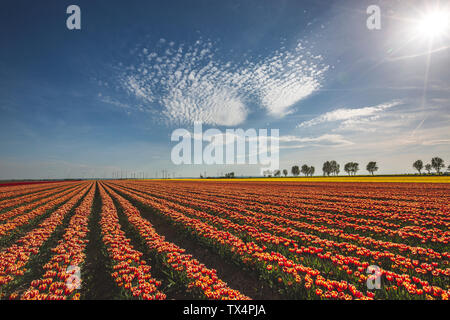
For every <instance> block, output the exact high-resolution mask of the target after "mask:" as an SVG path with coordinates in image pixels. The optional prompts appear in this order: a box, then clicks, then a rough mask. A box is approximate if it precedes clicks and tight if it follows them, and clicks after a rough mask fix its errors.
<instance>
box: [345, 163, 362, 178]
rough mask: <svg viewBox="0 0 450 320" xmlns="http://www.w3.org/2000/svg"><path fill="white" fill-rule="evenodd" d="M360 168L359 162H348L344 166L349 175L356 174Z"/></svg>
mask: <svg viewBox="0 0 450 320" xmlns="http://www.w3.org/2000/svg"><path fill="white" fill-rule="evenodd" d="M358 170H359V163H357V162H347V163H346V164H345V166H344V171H345V172H347V173H348V174H349V175H352V174H353V175H355V174H356V172H358Z"/></svg>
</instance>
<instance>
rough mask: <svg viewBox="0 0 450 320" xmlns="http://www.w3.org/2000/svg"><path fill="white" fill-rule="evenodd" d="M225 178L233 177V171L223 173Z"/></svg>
mask: <svg viewBox="0 0 450 320" xmlns="http://www.w3.org/2000/svg"><path fill="white" fill-rule="evenodd" d="M225 178H234V172H229V173H225Z"/></svg>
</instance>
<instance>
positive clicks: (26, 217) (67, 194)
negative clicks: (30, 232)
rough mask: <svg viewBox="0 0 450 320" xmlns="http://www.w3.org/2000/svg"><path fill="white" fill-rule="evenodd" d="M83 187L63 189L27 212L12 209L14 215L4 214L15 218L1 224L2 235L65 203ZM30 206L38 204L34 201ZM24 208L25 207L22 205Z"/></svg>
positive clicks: (0, 233)
mask: <svg viewBox="0 0 450 320" xmlns="http://www.w3.org/2000/svg"><path fill="white" fill-rule="evenodd" d="M81 188H82V187H81V186H80V187H77V188H75V189H70V190H66V191H63V192H61V193H59V194H57V195H55V196H52V197H50V198H47V199H43V200H42V202H43V203H44V204H42V205H39V206H38V207H37V208H34V209H32V210H31V211H28V212H25V213H24V212H22V211H23V210H19V209H17V210H15V209H14V210H13V211H12V213H14V215H12V216H10V215H9V213H4V214H3V215H5V216H7V217H9V218H11V217H13V219H11V220H7V221H6V222H4V223H3V224H0V237H2V236H5V235H6V234H8V233H9V232H10V231H11V230H14V229H16V228H18V227H20V226H23V225H25V224H28V223H29V222H30V221H31V220H33V219H35V218H37V217H39V216H42V215H43V214H45V213H46V212H47V211H48V210H51V209H52V208H55V207H57V206H58V205H60V204H61V203H64V202H65V201H67V200H68V199H70V198H71V197H73V196H74V195H75V194H77V193H78V192H80V189H81ZM39 202H40V201H39ZM30 206H31V207H35V206H36V204H35V203H33V204H30ZM25 207H28V206H25ZM22 208H24V207H22ZM3 215H2V216H3Z"/></svg>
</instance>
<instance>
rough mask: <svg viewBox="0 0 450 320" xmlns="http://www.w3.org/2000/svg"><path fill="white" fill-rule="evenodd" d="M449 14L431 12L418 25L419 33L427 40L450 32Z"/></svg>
mask: <svg viewBox="0 0 450 320" xmlns="http://www.w3.org/2000/svg"><path fill="white" fill-rule="evenodd" d="M448 18H449V17H448V14H447V13H446V12H439V11H435V12H430V13H428V14H426V15H424V16H423V17H422V19H421V20H420V21H419V24H418V32H419V33H420V34H421V35H422V36H425V37H427V38H435V37H438V36H441V35H443V34H444V32H448V30H447V29H448V27H449V25H448Z"/></svg>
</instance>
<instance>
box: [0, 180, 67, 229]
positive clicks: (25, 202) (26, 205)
mask: <svg viewBox="0 0 450 320" xmlns="http://www.w3.org/2000/svg"><path fill="white" fill-rule="evenodd" d="M73 187H75V185H74V186H73ZM73 187H72V188H73ZM68 189H70V188H69V187H68V186H63V187H59V188H55V189H52V190H45V191H42V192H36V193H33V194H32V195H25V196H22V197H17V198H13V199H9V200H5V201H3V202H2V204H0V210H3V209H5V208H11V207H14V208H12V209H10V210H9V211H6V212H4V213H1V214H0V221H4V220H7V219H9V218H10V217H12V216H16V215H18V214H20V213H22V212H25V211H26V210H29V209H31V208H33V207H35V206H37V205H39V204H42V203H45V201H49V198H50V197H51V196H52V195H57V194H58V193H60V192H62V191H64V190H68ZM36 200H40V201H36ZM50 200H51V199H50Z"/></svg>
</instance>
